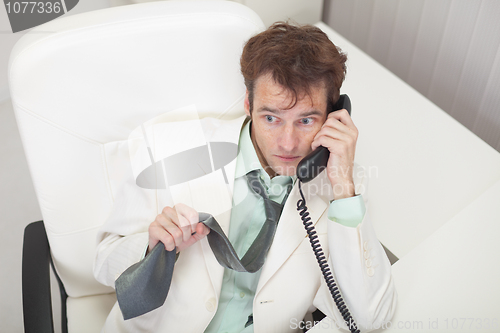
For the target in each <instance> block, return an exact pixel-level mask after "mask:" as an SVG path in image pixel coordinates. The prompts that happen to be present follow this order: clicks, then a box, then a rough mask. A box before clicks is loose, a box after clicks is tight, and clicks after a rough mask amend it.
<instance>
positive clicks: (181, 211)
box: [174, 203, 200, 233]
mask: <svg viewBox="0 0 500 333" xmlns="http://www.w3.org/2000/svg"><path fill="white" fill-rule="evenodd" d="M174 208H175V210H176V212H177V214H178V215H179V216H182V223H184V224H185V225H189V228H190V231H191V233H193V232H195V231H196V225H197V224H198V222H200V217H199V214H198V212H197V211H196V210H195V209H194V208H191V207H189V206H186V205H184V204H182V203H179V204H176V205H175V206H174ZM180 222H181V221H180ZM183 226H184V225H183Z"/></svg>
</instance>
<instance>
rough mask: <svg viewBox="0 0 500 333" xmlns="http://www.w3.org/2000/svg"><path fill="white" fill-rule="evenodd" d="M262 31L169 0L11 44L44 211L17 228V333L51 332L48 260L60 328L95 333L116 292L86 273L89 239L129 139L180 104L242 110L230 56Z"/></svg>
mask: <svg viewBox="0 0 500 333" xmlns="http://www.w3.org/2000/svg"><path fill="white" fill-rule="evenodd" d="M262 29H264V25H263V23H262V21H261V20H260V18H259V17H258V16H257V15H256V14H255V13H254V12H252V11H251V10H249V9H248V8H246V7H244V6H242V5H239V4H237V3H233V2H229V1H199V2H198V1H196V2H195V1H192V2H191V1H190V2H174V1H172V2H154V3H145V4H139V5H130V6H123V7H115V8H110V9H105V10H99V11H95V12H90V13H84V14H80V15H75V16H70V17H67V18H60V19H57V20H55V21H52V22H49V23H47V24H45V25H42V26H39V27H37V28H35V29H33V30H32V31H31V32H30V33H28V34H27V35H26V36H24V37H23V38H22V39H21V40H20V41H19V42H18V44H17V45H16V46H15V48H14V50H13V52H12V54H11V58H10V64H9V81H10V91H11V96H12V102H13V105H14V110H15V114H16V118H17V122H18V125H19V130H20V133H21V138H22V141H23V145H24V149H25V153H26V156H27V160H28V164H29V168H30V172H31V176H32V178H33V182H34V187H35V190H36V194H37V197H38V201H39V203H40V207H41V211H42V215H43V222H42V221H39V222H37V223H34V224H31V225H30V226H28V227H27V229H26V232H25V244H24V252H23V307H24V323H25V331H26V332H51V331H53V323H52V314H51V305H50V304H51V303H50V302H51V300H50V284H49V280H50V279H49V261H51V262H52V264H53V267H54V269H55V272H56V273H57V275H58V278H59V279H60V287H61V296H62V300H63V302H62V310H63V320H62V326H63V332H66V331H69V332H86V333H89V332H98V331H100V329H101V327H102V325H103V323H104V320H105V318H106V316H107V315H108V313H109V311H110V309H111V307H112V306H113V304H114V302H115V301H116V297H115V295H114V290H113V289H111V288H108V287H104V286H103V285H101V284H99V283H98V282H97V281H96V280H95V279H94V276H93V274H92V263H93V260H94V256H95V248H96V240H95V236H96V232H97V230H98V229H99V228H100V226H101V225H102V223H103V222H104V221H105V220H106V218H107V216H108V214H109V212H110V210H111V207H112V205H113V200H114V197H115V194H116V191H117V186H118V184H119V183H120V182H121V180H122V177H123V176H124V175H123V172H121V170H122V168H123V165H127V164H128V163H129V157H128V148H127V138H128V135H129V134H130V133H131V131H132V130H133V129H134V128H136V127H137V126H139V125H140V124H141V123H143V122H145V121H147V120H148V119H152V118H154V117H156V116H158V115H160V114H164V113H166V112H168V111H170V110H174V109H178V108H179V107H183V106H186V105H190V104H195V105H196V108H197V110H198V114H199V116H200V117H203V116H208V115H209V116H213V117H220V118H226V119H232V118H236V117H238V116H241V115H242V114H243V98H244V93H245V88H244V84H243V79H242V76H241V74H240V69H239V57H240V55H241V50H242V48H243V45H244V43H245V41H246V40H248V38H249V37H251V36H252V35H254V34H256V33H258V32H259V31H261V30H262ZM45 233H46V237H45ZM47 239H48V242H47ZM66 318H67V319H66ZM66 320H67V322H66Z"/></svg>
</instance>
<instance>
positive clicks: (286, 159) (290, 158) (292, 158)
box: [274, 155, 300, 162]
mask: <svg viewBox="0 0 500 333" xmlns="http://www.w3.org/2000/svg"><path fill="white" fill-rule="evenodd" d="M274 156H276V157H277V158H278V159H279V160H281V161H283V162H293V161H296V160H298V159H299V158H300V156H293V155H274Z"/></svg>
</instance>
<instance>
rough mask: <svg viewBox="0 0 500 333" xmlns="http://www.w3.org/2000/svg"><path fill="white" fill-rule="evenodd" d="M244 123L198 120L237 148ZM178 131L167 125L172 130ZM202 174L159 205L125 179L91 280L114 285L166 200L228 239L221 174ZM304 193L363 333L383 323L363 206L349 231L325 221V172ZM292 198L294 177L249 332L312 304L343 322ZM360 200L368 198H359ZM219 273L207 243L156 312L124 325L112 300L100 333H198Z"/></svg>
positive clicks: (388, 297)
mask: <svg viewBox="0 0 500 333" xmlns="http://www.w3.org/2000/svg"><path fill="white" fill-rule="evenodd" d="M244 120H245V117H240V118H238V119H234V120H231V121H220V120H210V119H209V120H204V123H203V130H204V131H205V135H206V138H207V141H212V142H213V141H226V142H234V143H236V144H237V143H238V139H239V134H240V130H241V128H242V123H243V121H244ZM182 125H183V124H182V123H176V124H175V125H174V126H175V128H176V129H178V128H179V127H182ZM184 125H186V126H190V124H189V123H186V124H184ZM235 163H236V161H235V160H234V161H233V162H231V163H230V164H228V165H227V166H226V167H225V171H226V173H227V177H228V179H229V183H230V186H229V187H230V190H232V185H233V182H234V169H235ZM357 176H358V175H357V174H356V173H355V174H354V178H355V179H354V180H355V185H357V186H359V185H360V184H363V185H365V184H366V179H365V180H363V179H360V178H359V177H357ZM202 178H206V179H197V180H194V181H192V182H189V184H183V186H180V187H179V188H176V189H172V190H171V193H170V196H171V197H170V199H162V198H163V197H164V196H162V195H161V193H160V192H161V191H155V190H144V189H141V188H139V187H138V186H137V185H136V184H135V180H134V178H133V177H130V178H129V179H128V181H127V182H125V183H124V184H123V187H122V189H121V190H120V191H119V193H118V194H117V197H116V200H115V206H114V210H113V212H112V213H111V215H110V217H109V219H108V221H107V222H106V223H105V224H104V225H103V227H102V229H101V230H100V232H99V234H98V243H99V245H98V250H97V257H96V260H95V263H94V275H95V277H96V279H97V280H98V281H100V282H101V283H103V284H105V285H109V286H113V287H114V281H115V279H116V278H117V277H118V276H119V275H120V274H121V273H122V272H123V271H124V270H125V269H126V268H128V267H129V266H131V265H132V264H134V263H136V262H138V261H139V260H140V259H141V258H142V256H143V255H144V252H145V249H146V247H147V245H148V231H147V230H148V226H149V224H150V223H151V222H152V221H153V220H154V219H155V217H156V215H157V214H159V213H160V212H161V209H162V208H163V207H164V206H165V205H167V204H168V203H169V202H168V200H173V203H176V202H183V203H185V204H187V205H189V206H191V207H193V208H195V209H196V210H198V211H205V212H208V213H211V214H213V215H214V216H215V217H216V219H217V221H218V222H219V224H220V225H221V227H222V228H223V229H224V231H225V232H226V234H227V232H228V228H229V223H230V221H229V217H230V209H229V210H228V209H227V208H228V207H227V200H229V202H230V200H231V198H226V197H227V196H228V195H229V192H228V188H227V185H226V184H225V183H224V181H223V176H222V173H221V172H220V170H219V172H213V173H211V174H209V175H207V176H205V177H202ZM358 188H359V187H358ZM302 190H303V193H304V195H305V197H306V200H307V207H308V211H309V213H310V217H311V218H312V221H313V222H314V224H315V227H316V231H317V233H318V235H319V240H320V243H321V245H322V247H323V250H324V252H325V254H326V255H327V256H329V264H330V267H331V268H332V271H333V273H334V277H335V280H336V282H337V284H338V285H339V287H340V290H341V292H342V295H343V298H344V301H345V302H346V304H347V305H348V307H349V310H350V312H351V315H352V316H353V317H354V319H355V321H356V323H357V324H358V328H360V329H361V330H362V331H366V330H371V329H373V328H377V327H380V325H381V324H382V323H383V322H387V321H388V320H390V319H391V318H392V315H393V313H394V310H395V306H396V291H395V287H394V282H393V279H392V276H391V265H390V263H389V260H388V259H387V256H386V254H385V252H384V250H383V248H382V246H381V244H380V243H379V241H378V240H377V237H376V235H375V232H374V229H373V227H372V224H371V222H370V219H369V216H368V214H369V209H368V207H367V211H366V214H365V217H364V219H363V221H362V223H360V224H359V225H358V226H357V227H356V228H352V227H346V226H343V225H341V224H339V223H337V222H333V221H330V220H329V219H328V218H327V210H328V207H329V202H330V200H332V199H333V195H332V189H331V185H330V182H329V180H328V178H327V177H326V175H325V173H324V172H323V173H321V174H320V175H319V176H318V177H316V179H314V180H313V181H311V182H309V183H307V184H303V186H302ZM230 193H232V192H230ZM225 196H226V197H225ZM221 198H222V199H221ZM299 198H300V194H299V191H298V181H297V183H296V184H295V186H294V188H293V189H292V191H291V193H290V195H289V197H288V200H287V202H286V204H285V206H284V209H283V213H282V215H281V218H280V221H279V224H278V228H277V230H276V236H275V238H274V241H273V244H272V246H271V249H270V250H269V253H268V256H267V259H266V262H265V264H264V266H263V267H262V273H261V277H260V280H259V283H258V287H257V290H256V294H255V299H254V302H253V319H254V324H253V325H254V331H255V332H273V333H276V332H289V331H293V330H294V329H297V328H298V326H299V325H298V323H299V322H300V321H301V320H302V319H303V318H304V316H305V314H306V313H307V312H311V311H314V310H315V309H316V308H318V309H320V310H321V311H322V312H323V313H325V314H326V315H327V316H328V317H330V318H332V319H334V320H335V321H336V323H338V324H339V325H342V323H343V319H342V316H341V315H340V313H339V311H338V310H337V308H336V306H335V303H334V302H333V300H332V297H331V295H330V293H329V291H328V288H327V287H326V284H325V282H324V280H323V277H322V274H321V271H320V269H319V266H318V263H317V262H316V259H315V257H314V254H313V251H312V249H311V246H310V244H309V239H308V237H307V236H306V232H305V230H304V227H303V225H302V221H301V219H300V216H299V214H298V212H297V209H296V205H297V200H298V199H299ZM364 199H365V202H366V201H367V200H366V196H364ZM170 204H172V202H170ZM223 273H224V268H223V267H222V266H221V265H220V264H219V263H218V262H217V260H216V258H215V256H214V254H213V253H212V251H211V249H210V246H209V244H208V241H207V238H206V237H205V238H204V239H202V240H201V241H199V242H197V243H195V244H194V245H193V246H191V247H189V248H188V249H186V250H184V251H182V253H180V255H179V258H178V260H177V262H176V263H175V268H174V275H173V278H172V283H171V286H170V291H169V293H168V296H167V299H166V301H165V304H164V305H163V306H161V307H160V308H158V309H156V310H153V311H152V312H150V313H147V314H145V315H143V316H140V317H137V318H134V319H130V320H127V321H124V320H123V317H122V314H121V312H120V309H119V307H118V304H115V306H114V307H113V309H112V311H111V313H110V315H109V317H108V319H107V321H106V324H105V327H104V328H103V332H134V333H136V332H190V333H191V332H203V331H204V330H205V328H206V327H207V326H208V324H209V323H210V321H211V319H212V317H213V316H214V315H215V312H216V311H217V306H218V300H219V294H220V291H221V286H222V283H223V281H222V280H223ZM377 325H378V326H377Z"/></svg>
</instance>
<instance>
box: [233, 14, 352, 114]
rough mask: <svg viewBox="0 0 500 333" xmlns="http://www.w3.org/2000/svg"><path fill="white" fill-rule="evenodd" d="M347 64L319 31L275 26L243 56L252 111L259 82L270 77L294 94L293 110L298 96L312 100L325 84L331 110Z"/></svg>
mask: <svg viewBox="0 0 500 333" xmlns="http://www.w3.org/2000/svg"><path fill="white" fill-rule="evenodd" d="M346 60H347V56H346V55H345V54H344V53H342V51H341V50H340V49H339V48H337V47H336V46H335V45H334V44H333V43H332V42H331V41H330V39H329V38H328V36H327V35H326V34H325V33H324V32H323V31H321V30H320V29H319V28H317V27H315V26H312V25H302V26H298V25H291V24H289V23H286V22H276V23H274V24H273V25H272V26H270V27H269V28H268V29H267V30H265V31H263V32H261V33H260V34H258V35H256V36H254V37H252V38H250V39H249V40H248V42H247V44H246V45H245V47H244V49H243V54H242V55H241V59H240V65H241V73H242V74H243V77H244V78H245V85H246V87H247V89H248V99H249V102H250V111H252V108H253V94H254V92H253V90H254V87H255V81H256V80H257V78H259V77H260V76H261V75H265V74H269V73H270V74H271V75H272V78H273V79H274V81H275V82H276V83H278V84H280V85H281V86H283V87H284V88H285V89H286V90H288V91H289V92H291V93H292V104H291V105H290V108H292V107H294V106H295V104H296V103H297V99H298V96H300V95H301V94H303V93H305V94H307V95H309V96H310V90H311V88H312V87H315V86H318V85H321V84H324V85H325V87H326V91H327V99H328V102H329V103H328V105H329V107H330V105H331V104H333V103H335V102H337V100H338V98H339V94H340V91H339V90H340V87H341V86H342V82H343V81H344V78H345V73H346V66H345V62H346ZM327 111H331V110H327Z"/></svg>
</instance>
